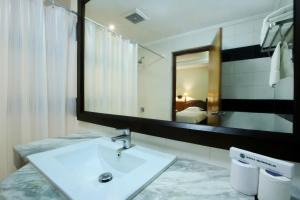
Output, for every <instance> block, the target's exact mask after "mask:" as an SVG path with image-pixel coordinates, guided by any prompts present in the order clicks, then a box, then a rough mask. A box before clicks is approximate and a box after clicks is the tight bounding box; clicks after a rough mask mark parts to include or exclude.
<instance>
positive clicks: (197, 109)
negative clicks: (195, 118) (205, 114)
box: [185, 106, 204, 112]
mask: <svg viewBox="0 0 300 200" xmlns="http://www.w3.org/2000/svg"><path fill="white" fill-rule="evenodd" d="M185 110H186V111H193V112H197V111H202V110H204V109H202V108H200V107H196V106H192V107H188V108H187V109H185Z"/></svg>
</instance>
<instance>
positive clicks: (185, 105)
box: [176, 100, 207, 112]
mask: <svg viewBox="0 0 300 200" xmlns="http://www.w3.org/2000/svg"><path fill="white" fill-rule="evenodd" d="M194 106H195V107H200V108H202V109H204V110H207V103H206V101H202V100H190V101H176V111H177V112H179V111H182V110H184V109H186V108H188V107H194Z"/></svg>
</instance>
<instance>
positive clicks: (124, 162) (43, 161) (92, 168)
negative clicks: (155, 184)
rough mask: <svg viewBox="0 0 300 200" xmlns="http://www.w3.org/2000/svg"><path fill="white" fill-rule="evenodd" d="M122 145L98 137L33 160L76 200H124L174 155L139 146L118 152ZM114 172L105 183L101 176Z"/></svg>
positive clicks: (154, 175) (142, 185) (62, 189)
mask: <svg viewBox="0 0 300 200" xmlns="http://www.w3.org/2000/svg"><path fill="white" fill-rule="evenodd" d="M121 146H122V145H121V144H120V143H114V142H111V141H110V138H99V139H94V140H90V141H87V142H81V143H78V144H74V145H70V146H67V147H63V148H59V149H55V150H51V151H47V152H43V153H38V154H34V155H31V156H29V157H28V159H29V160H30V162H31V163H32V164H33V165H34V166H35V167H37V168H38V169H39V170H40V171H41V172H42V173H43V174H44V175H45V176H46V177H48V178H49V179H50V180H51V181H52V182H53V183H54V184H55V185H56V186H57V187H58V188H59V189H60V190H61V191H62V192H63V193H64V194H65V195H66V196H68V197H69V198H70V199H76V200H79V199H80V200H86V199H88V200H94V199H95V200H96V199H97V200H123V199H130V198H132V197H134V196H135V195H136V194H137V193H138V192H140V191H141V190H142V189H143V188H144V187H145V186H147V185H148V184H149V183H150V182H151V181H153V180H154V179H155V178H156V177H158V176H159V175H160V174H161V173H162V172H163V171H165V170H166V169H167V168H168V167H169V166H170V165H171V164H172V163H173V162H174V161H175V159H176V157H175V156H173V155H169V154H165V153H161V152H157V151H154V150H151V149H147V148H143V147H140V146H135V147H132V148H131V149H127V150H125V151H123V152H122V153H121V156H118V155H117V150H118V149H119V148H120V147H121ZM105 172H110V173H112V176H113V179H112V180H111V181H109V182H106V183H100V182H99V181H98V178H99V175H100V174H102V173H105Z"/></svg>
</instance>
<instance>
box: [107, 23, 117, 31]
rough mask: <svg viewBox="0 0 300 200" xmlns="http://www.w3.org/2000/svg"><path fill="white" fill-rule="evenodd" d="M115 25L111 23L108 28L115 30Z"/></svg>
mask: <svg viewBox="0 0 300 200" xmlns="http://www.w3.org/2000/svg"><path fill="white" fill-rule="evenodd" d="M115 28H116V27H115V25H113V24H110V25H109V26H108V29H109V30H110V31H113V30H115Z"/></svg>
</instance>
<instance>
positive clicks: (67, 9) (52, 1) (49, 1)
mask: <svg viewBox="0 0 300 200" xmlns="http://www.w3.org/2000/svg"><path fill="white" fill-rule="evenodd" d="M45 2H48V3H49V4H51V5H54V6H57V7H60V8H63V9H65V10H66V11H68V12H71V13H73V14H75V15H78V14H77V12H75V11H73V10H71V9H69V8H66V7H65V6H64V5H61V4H59V3H56V2H55V0H45ZM85 19H86V20H89V21H90V22H92V23H94V24H96V25H98V26H100V27H102V28H104V29H107V27H105V26H104V25H102V24H99V23H98V22H95V21H94V20H92V19H90V18H87V17H85ZM109 31H110V32H112V33H114V34H116V35H121V34H119V33H117V32H114V31H111V30H109ZM121 36H122V35H121ZM129 40H130V39H129ZM134 43H136V44H137V45H138V46H139V47H141V48H143V49H146V50H147V51H149V52H151V53H153V54H155V55H157V56H159V57H161V58H162V59H164V58H165V56H163V55H161V54H159V53H157V52H155V51H153V50H152V49H149V48H148V47H145V46H143V45H141V44H139V43H137V42H134Z"/></svg>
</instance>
